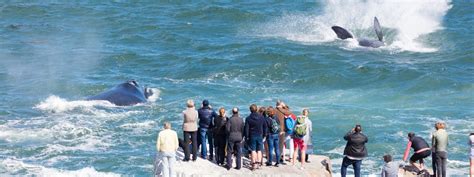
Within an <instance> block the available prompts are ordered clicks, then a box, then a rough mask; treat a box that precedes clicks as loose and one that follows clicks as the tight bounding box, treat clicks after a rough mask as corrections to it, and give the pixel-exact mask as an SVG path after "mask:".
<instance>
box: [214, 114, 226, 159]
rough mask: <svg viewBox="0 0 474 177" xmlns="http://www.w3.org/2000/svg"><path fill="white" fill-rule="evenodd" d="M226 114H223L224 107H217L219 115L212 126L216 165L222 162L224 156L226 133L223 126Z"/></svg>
mask: <svg viewBox="0 0 474 177" xmlns="http://www.w3.org/2000/svg"><path fill="white" fill-rule="evenodd" d="M227 119H228V118H227V116H226V115H225V109H224V108H220V109H219V116H217V118H216V119H215V127H214V140H215V144H216V151H217V153H216V161H217V164H218V165H223V164H224V158H225V145H226V133H225V128H226V127H225V126H226V123H227Z"/></svg>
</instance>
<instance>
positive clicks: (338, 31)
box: [331, 17, 385, 48]
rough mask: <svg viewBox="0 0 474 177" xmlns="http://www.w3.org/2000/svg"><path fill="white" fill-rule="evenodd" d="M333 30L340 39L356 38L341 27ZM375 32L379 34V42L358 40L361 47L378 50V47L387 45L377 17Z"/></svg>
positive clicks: (333, 27)
mask: <svg viewBox="0 0 474 177" xmlns="http://www.w3.org/2000/svg"><path fill="white" fill-rule="evenodd" d="M331 28H332V30H333V31H334V32H335V33H336V35H337V37H338V38H339V39H347V38H354V36H352V34H351V33H349V31H347V30H346V29H344V28H342V27H340V26H332V27H331ZM374 30H375V33H376V34H377V37H378V40H371V39H363V38H362V39H357V41H358V42H359V45H360V46H364V47H373V48H377V47H380V46H384V45H385V44H384V43H383V33H382V28H381V27H380V23H379V20H378V19H377V17H374Z"/></svg>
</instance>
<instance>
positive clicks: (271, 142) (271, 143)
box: [267, 133, 280, 164]
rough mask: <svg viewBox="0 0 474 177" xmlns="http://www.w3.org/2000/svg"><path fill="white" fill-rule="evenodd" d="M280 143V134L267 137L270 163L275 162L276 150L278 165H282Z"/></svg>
mask: <svg viewBox="0 0 474 177" xmlns="http://www.w3.org/2000/svg"><path fill="white" fill-rule="evenodd" d="M279 142H280V138H279V137H278V133H276V134H270V135H268V136H267V143H268V163H272V162H273V158H272V157H273V156H272V151H273V149H275V157H276V163H277V164H278V163H280V149H279V145H278V144H279Z"/></svg>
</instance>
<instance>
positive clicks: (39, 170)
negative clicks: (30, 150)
mask: <svg viewBox="0 0 474 177" xmlns="http://www.w3.org/2000/svg"><path fill="white" fill-rule="evenodd" d="M0 168H3V170H5V171H6V173H7V174H16V175H18V174H21V175H34V176H47V177H75V176H77V177H79V176H80V177H82V176H91V177H92V176H103V177H109V176H110V177H116V176H120V174H116V173H111V172H99V171H97V170H95V169H94V168H93V167H86V168H82V169H79V170H61V169H55V168H48V167H44V166H41V165H34V164H28V163H24V162H22V161H20V160H16V159H5V160H3V161H2V162H1V163H0ZM25 171H26V174H23V173H24V172H25Z"/></svg>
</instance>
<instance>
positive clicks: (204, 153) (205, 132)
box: [199, 128, 214, 160]
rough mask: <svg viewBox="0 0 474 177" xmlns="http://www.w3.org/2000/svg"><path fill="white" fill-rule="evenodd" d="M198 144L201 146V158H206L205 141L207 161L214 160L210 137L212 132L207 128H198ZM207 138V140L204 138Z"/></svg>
mask: <svg viewBox="0 0 474 177" xmlns="http://www.w3.org/2000/svg"><path fill="white" fill-rule="evenodd" d="M199 136H200V137H201V138H200V141H201V142H200V144H201V157H202V158H204V159H205V158H207V144H206V139H207V141H208V143H209V159H211V160H212V159H214V141H213V137H212V130H209V129H207V128H199ZM206 137H207V138H206Z"/></svg>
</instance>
